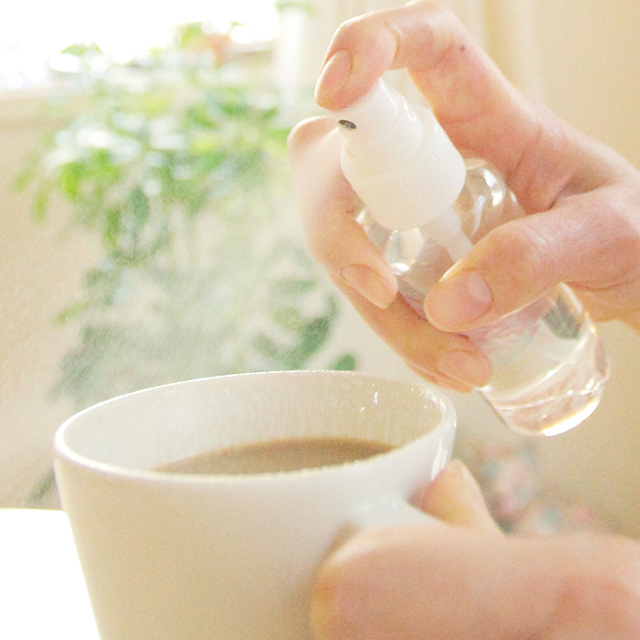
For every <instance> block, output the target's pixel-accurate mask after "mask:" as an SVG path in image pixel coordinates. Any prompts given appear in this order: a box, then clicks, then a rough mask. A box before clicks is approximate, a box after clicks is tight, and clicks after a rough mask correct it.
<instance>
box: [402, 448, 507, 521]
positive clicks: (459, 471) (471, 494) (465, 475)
mask: <svg viewBox="0 0 640 640" xmlns="http://www.w3.org/2000/svg"><path fill="white" fill-rule="evenodd" d="M414 503H415V504H416V506H417V507H419V508H420V509H422V510H423V511H426V512H427V513H429V514H431V515H432V516H435V517H436V518H439V519H441V520H444V521H445V522H447V523H449V524H455V525H461V526H464V527H471V528H475V529H478V530H482V531H487V532H498V531H499V528H498V525H497V524H496V522H495V521H494V519H493V518H492V517H491V514H490V513H489V510H488V509H487V505H486V503H485V501H484V498H483V497H482V493H481V492H480V487H479V486H478V484H477V483H476V481H475V479H474V477H473V476H472V475H471V473H470V472H469V470H468V469H467V468H466V467H465V465H464V464H463V463H462V462H460V461H459V460H453V461H452V462H450V463H449V464H448V465H447V466H446V467H445V468H444V469H443V470H442V471H441V472H440V473H439V474H438V476H437V477H436V478H435V480H433V482H431V484H429V485H428V486H427V487H426V488H425V489H423V490H421V491H419V492H418V494H417V495H416V496H415V497H414Z"/></svg>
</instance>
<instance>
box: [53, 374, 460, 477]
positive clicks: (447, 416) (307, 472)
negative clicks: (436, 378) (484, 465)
mask: <svg viewBox="0 0 640 640" xmlns="http://www.w3.org/2000/svg"><path fill="white" fill-rule="evenodd" d="M319 376H322V377H329V378H338V377H345V378H358V379H363V380H371V381H372V382H377V383H381V384H382V383H389V382H391V383H395V384H399V385H401V386H403V387H405V388H407V389H415V390H416V391H419V392H420V393H424V394H428V395H429V396H431V397H432V398H433V399H434V400H436V401H437V402H438V403H439V404H440V406H441V407H442V414H441V418H440V419H439V420H438V421H437V422H436V423H435V425H434V426H433V427H432V428H431V429H430V430H429V431H426V432H424V433H422V434H421V435H419V436H417V437H414V438H412V439H410V440H408V441H407V442H405V443H403V444H401V445H398V446H395V447H393V448H392V449H390V450H388V451H382V452H379V453H376V454H374V455H372V456H368V457H367V458H363V459H356V460H350V461H347V462H342V463H338V464H331V465H322V466H318V467H304V468H302V469H295V470H282V471H269V472H262V473H252V474H225V473H218V474H215V473H212V474H199V473H176V472H173V471H163V470H161V469H153V468H152V469H143V468H137V467H128V466H124V465H121V464H115V463H110V462H104V461H101V460H97V459H95V458H93V457H90V456H88V455H84V454H82V453H78V452H77V451H75V450H74V449H73V448H72V447H71V446H70V445H69V444H68V443H67V442H66V440H65V436H66V435H67V433H68V432H69V430H70V429H72V428H73V426H74V425H75V424H76V422H77V421H78V420H80V419H81V418H82V417H83V416H85V415H87V414H89V413H93V412H94V411H98V410H100V409H101V408H102V407H104V406H108V405H113V404H116V403H121V402H126V401H127V400H129V399H131V398H134V397H135V396H139V395H145V394H150V393H154V392H158V391H169V390H173V389H179V388H181V387H185V386H187V385H194V384H206V383H207V382H210V381H213V380H219V381H221V384H222V383H223V382H224V381H225V380H230V379H234V380H235V379H239V378H257V377H282V378H287V377H290V378H300V377H305V378H307V377H319ZM456 427H457V425H456V411H455V407H454V405H453V401H452V400H451V398H449V396H448V395H447V394H446V393H444V392H443V391H442V390H441V389H439V388H438V387H435V386H434V385H432V384H431V383H429V382H426V381H424V382H413V381H411V380H407V379H403V378H400V377H398V376H391V375H386V374H378V373H369V372H365V371H343V370H330V369H299V370H278V371H257V372H246V373H232V374H224V375H219V376H205V377H201V378H192V379H187V380H179V381H175V382H169V383H165V384H160V385H154V386H151V387H146V388H143V389H138V390H136V391H131V392H128V393H124V394H120V395H118V396H114V397H112V398H107V399H105V400H102V401H100V402H97V403H95V404H92V405H90V406H88V407H85V408H84V409H81V410H80V411H77V412H76V413H74V414H72V415H71V416H69V417H68V418H67V419H66V420H64V421H63V422H62V424H61V425H60V426H59V427H58V428H57V429H56V432H55V434H54V438H53V449H54V464H58V463H59V462H67V463H69V464H72V465H73V466H76V467H80V468H83V469H85V470H87V471H92V472H94V473H99V474H101V475H108V476H110V477H113V478H121V479H128V480H133V479H135V480H140V481H149V482H150V481H153V482H165V483H168V484H176V483H185V482H186V483H189V484H212V483H225V484H235V483H249V482H259V483H261V484H262V483H265V482H269V481H270V480H271V481H276V480H278V481H282V480H283V479H286V478H295V479H296V480H299V479H300V478H301V477H306V476H313V477H315V476H317V475H320V474H322V473H325V474H326V473H327V472H331V471H332V470H333V471H334V472H335V470H337V469H352V468H360V467H364V466H366V465H367V464H371V463H372V462H374V461H376V460H379V459H381V458H389V457H390V456H393V457H396V455H399V454H401V452H403V451H406V450H407V449H413V448H415V447H417V446H420V445H421V444H422V443H424V441H425V440H427V439H431V438H434V437H438V438H439V437H441V435H442V434H444V433H446V432H448V431H449V430H451V431H453V432H454V434H455V430H456ZM449 453H450V452H449ZM394 454H395V455H394Z"/></svg>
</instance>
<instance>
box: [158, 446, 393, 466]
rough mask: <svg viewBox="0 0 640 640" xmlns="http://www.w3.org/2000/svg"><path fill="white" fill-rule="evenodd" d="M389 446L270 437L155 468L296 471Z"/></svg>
mask: <svg viewBox="0 0 640 640" xmlns="http://www.w3.org/2000/svg"><path fill="white" fill-rule="evenodd" d="M390 449H392V446H391V445H389V444H386V443H382V442H376V441H372V440H360V439H355V438H300V439H289V440H270V441H267V442H257V443H251V444H246V445H239V446H234V447H228V448H224V449H213V450H211V451H205V452H203V453H199V454H197V455H195V456H190V457H188V458H182V459H180V460H176V461H175V462H170V463H169V464H166V465H163V466H161V467H159V468H158V471H168V472H172V473H195V474H207V475H240V474H257V473H273V472H278V471H296V470H300V469H310V468H315V467H323V466H327V465H337V464H343V463H345V462H351V461H353V460H361V459H363V458H369V457H371V456H374V455H376V454H378V453H383V452H385V451H389V450H390Z"/></svg>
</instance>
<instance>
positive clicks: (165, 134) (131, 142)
mask: <svg viewBox="0 0 640 640" xmlns="http://www.w3.org/2000/svg"><path fill="white" fill-rule="evenodd" d="M54 62H55V63H56V64H57V66H58V68H64V69H66V70H67V72H66V73H65V77H66V78H68V79H70V80H71V81H72V82H73V85H74V87H76V88H77V91H76V92H75V93H74V96H73V97H74V99H73V100H71V101H70V102H69V103H68V104H67V103H65V104H63V105H58V110H57V112H56V113H57V116H58V117H60V113H65V114H69V115H68V116H67V120H66V121H65V123H64V125H63V126H61V127H59V128H58V129H57V130H56V131H55V132H54V133H53V134H52V135H50V136H48V137H47V139H46V140H45V141H43V145H42V146H41V147H40V148H38V149H37V150H36V152H35V153H34V155H33V157H32V158H31V160H30V161H29V162H28V164H27V165H26V166H25V167H24V170H23V171H22V173H21V174H20V175H19V176H18V178H17V185H18V186H19V187H21V188H29V189H30V190H31V192H32V195H33V200H32V203H33V212H34V215H35V216H36V218H37V219H39V220H42V219H43V218H45V217H46V215H47V213H48V211H49V209H50V206H51V203H52V202H53V201H60V200H62V201H64V202H65V203H66V205H67V210H68V211H69V213H70V217H71V222H72V223H73V224H75V225H81V226H82V227H83V228H85V229H86V230H88V231H89V232H90V233H91V234H93V235H94V236H96V237H97V238H98V239H99V242H100V245H101V247H102V257H101V259H100V260H99V262H98V263H97V264H95V265H94V266H93V268H91V269H90V270H89V271H88V272H87V273H86V277H85V281H84V294H83V295H82V297H81V298H80V299H78V300H77V301H76V302H75V303H74V304H73V305H71V306H69V307H67V308H66V309H64V310H63V311H62V312H61V314H60V321H61V322H65V323H70V322H72V323H76V325H77V326H78V334H79V341H78V344H77V345H76V347H75V348H73V349H72V350H71V351H70V352H69V353H68V354H67V355H66V357H65V358H64V362H63V363H62V374H61V378H60V380H59V381H58V384H57V391H58V393H60V394H64V395H66V396H70V397H71V398H73V399H74V401H75V403H76V405H78V406H86V405H88V404H91V403H93V402H96V401H99V400H102V399H104V398H107V397H112V396H114V395H117V394H120V393H124V392H128V391H131V390H134V389H139V388H143V387H147V386H151V385H155V384H161V383H165V382H171V381H174V380H178V379H186V378H193V377H200V376H208V375H219V374H228V373H236V372H243V371H255V370H265V369H299V368H305V367H307V366H309V364H310V363H311V362H312V361H314V362H316V363H317V358H316V357H317V355H318V353H319V352H320V351H321V350H322V349H323V347H324V346H325V345H326V343H327V341H328V339H329V337H330V333H331V330H332V328H333V327H334V325H335V321H336V319H337V316H338V304H337V301H336V298H335V297H334V294H333V293H332V290H331V288H330V287H329V286H327V285H325V282H324V280H323V279H322V277H321V276H320V274H319V272H318V270H317V268H316V266H315V265H314V263H313V262H312V261H311V260H310V259H309V257H308V256H307V253H306V251H305V249H304V248H303V247H302V246H301V245H300V243H299V242H298V241H297V240H296V239H295V237H291V236H290V235H289V233H288V231H287V229H288V228H290V227H291V226H294V227H295V225H292V224H291V223H292V221H288V220H287V215H291V211H290V209H291V206H290V205H289V206H287V202H288V201H289V200H290V198H289V191H290V188H289V184H288V166H287V161H286V148H285V141H286V135H287V133H288V131H287V129H286V128H284V127H282V126H281V125H280V124H279V121H278V109H277V101H276V99H275V96H274V95H273V92H272V91H271V89H270V87H269V86H268V85H267V84H266V83H264V82H261V80H260V74H257V76H256V75H254V76H251V74H250V73H248V71H247V65H246V62H245V59H244V58H243V56H239V55H237V54H236V53H234V51H233V46H232V43H231V41H230V39H229V37H228V35H227V34H211V33H207V32H206V30H205V29H203V27H202V25H200V24H192V25H185V26H183V27H181V28H180V29H178V31H177V33H176V38H175V45H174V46H171V47H169V48H167V49H164V50H162V51H153V52H149V54H148V55H147V56H145V57H144V59H139V60H136V61H133V62H129V63H127V64H119V63H117V62H116V61H114V60H113V59H111V58H109V57H108V56H106V55H105V54H103V53H102V52H101V51H100V50H99V49H98V48H97V47H95V46H84V45H75V46H72V47H69V48H67V49H66V50H65V51H64V52H62V54H61V56H60V57H59V59H58V60H57V61H54ZM69 70H71V71H69ZM262 75H264V74H262ZM79 103H80V105H81V108H79V107H78V104H79ZM287 209H289V211H287ZM322 355H323V356H324V354H322ZM314 358H316V360H314ZM326 358H327V359H326V361H325V362H321V363H320V364H319V366H323V367H324V368H341V369H352V368H354V367H355V364H356V363H355V358H354V357H353V356H352V355H350V354H342V355H339V354H338V355H335V356H331V355H327V356H326Z"/></svg>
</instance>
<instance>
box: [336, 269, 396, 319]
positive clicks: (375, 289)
mask: <svg viewBox="0 0 640 640" xmlns="http://www.w3.org/2000/svg"><path fill="white" fill-rule="evenodd" d="M340 276H341V277H342V279H343V280H344V281H345V282H346V284H348V285H349V286H350V287H351V288H352V289H355V290H356V291H357V292H358V293H359V294H360V295H361V296H363V297H365V298H366V299H367V300H368V301H369V302H371V303H372V304H375V305H376V307H380V308H381V309H386V308H387V307H388V306H389V305H390V304H391V303H392V302H393V301H394V299H395V297H396V294H397V292H398V285H397V283H396V280H395V278H394V277H393V275H392V274H388V275H383V274H380V273H377V272H376V271H374V270H373V269H370V268H369V267H365V266H364V265H359V264H352V265H349V266H347V267H343V268H342V270H341V271H340Z"/></svg>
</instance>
